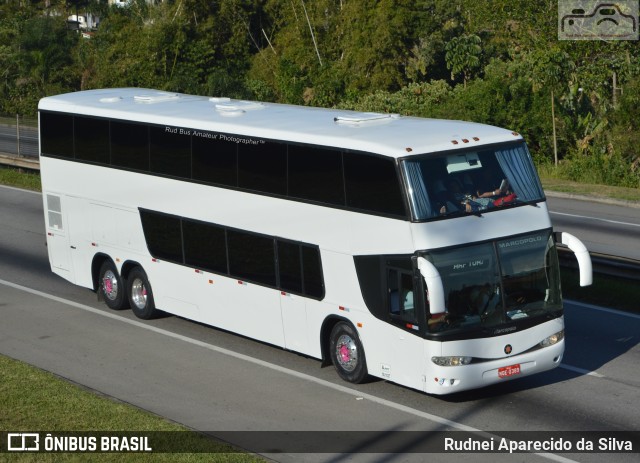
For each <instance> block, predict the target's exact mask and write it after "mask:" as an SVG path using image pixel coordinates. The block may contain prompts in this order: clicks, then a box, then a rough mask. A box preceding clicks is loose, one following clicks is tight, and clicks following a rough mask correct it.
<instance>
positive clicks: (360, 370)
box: [329, 322, 369, 384]
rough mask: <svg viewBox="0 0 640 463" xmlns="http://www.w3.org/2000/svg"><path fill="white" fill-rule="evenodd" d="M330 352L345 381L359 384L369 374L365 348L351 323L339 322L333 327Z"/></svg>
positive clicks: (339, 373)
mask: <svg viewBox="0 0 640 463" xmlns="http://www.w3.org/2000/svg"><path fill="white" fill-rule="evenodd" d="M329 352H330V355H331V361H332V362H333V366H334V367H335V369H336V371H337V372H338V375H339V376H340V377H341V378H342V379H344V380H345V381H348V382H350V383H356V384H359V383H363V382H364V381H365V380H366V379H367V377H368V376H369V375H368V373H367V361H366V359H365V356H364V348H363V347H362V343H361V342H360V338H359V337H358V333H357V332H356V330H355V328H354V327H353V326H352V325H351V324H349V323H346V322H339V323H337V324H336V326H334V327H333V329H332V330H331V336H330V337H329Z"/></svg>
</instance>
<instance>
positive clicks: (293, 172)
mask: <svg viewBox="0 0 640 463" xmlns="http://www.w3.org/2000/svg"><path fill="white" fill-rule="evenodd" d="M289 196H292V197H295V198H302V199H309V200H312V201H320V202H323V203H328V204H336V205H339V206H344V182H343V178H342V152H340V151H333V150H328V149H320V148H313V147H310V146H297V145H290V146H289Z"/></svg>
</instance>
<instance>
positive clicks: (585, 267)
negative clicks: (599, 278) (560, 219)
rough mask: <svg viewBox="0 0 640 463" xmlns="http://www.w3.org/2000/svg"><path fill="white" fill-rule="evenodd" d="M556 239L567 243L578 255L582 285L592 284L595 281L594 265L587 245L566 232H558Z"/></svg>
mask: <svg viewBox="0 0 640 463" xmlns="http://www.w3.org/2000/svg"><path fill="white" fill-rule="evenodd" d="M556 241H557V242H559V243H561V244H564V245H566V246H567V247H568V248H569V249H571V250H572V251H573V253H574V254H575V255H576V259H577V260H578V268H579V269H580V286H590V285H591V283H593V267H592V265H591V256H590V255H589V251H588V249H587V247H586V246H585V245H584V244H582V241H580V240H579V239H578V238H576V237H575V236H573V235H571V234H569V233H566V232H558V233H556Z"/></svg>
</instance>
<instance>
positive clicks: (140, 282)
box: [127, 267, 159, 320]
mask: <svg viewBox="0 0 640 463" xmlns="http://www.w3.org/2000/svg"><path fill="white" fill-rule="evenodd" d="M127 282H128V291H127V293H128V294H129V304H130V305H131V310H132V312H133V314H134V315H135V316H136V317H138V318H141V319H143V320H151V319H152V318H156V317H157V316H158V315H159V311H158V309H156V306H155V302H154V301H153V292H152V291H151V285H150V284H149V279H148V278H147V274H146V273H145V272H144V270H142V268H140V267H135V268H134V269H132V270H131V272H129V277H128V278H127Z"/></svg>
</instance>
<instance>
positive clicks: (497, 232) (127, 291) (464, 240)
mask: <svg viewBox="0 0 640 463" xmlns="http://www.w3.org/2000/svg"><path fill="white" fill-rule="evenodd" d="M39 118H40V145H41V146H40V152H41V156H40V168H41V174H42V190H43V198H44V208H45V216H46V229H47V244H48V252H49V258H50V262H51V268H52V270H53V272H55V273H56V274H58V275H60V276H62V277H63V278H65V279H67V280H69V281H71V282H72V283H75V284H77V285H80V286H83V287H87V288H90V289H92V290H94V291H97V292H98V293H99V294H100V295H101V296H102V297H103V298H104V301H105V302H106V304H107V305H108V306H109V307H110V308H112V309H116V310H118V309H125V308H128V307H130V308H131V309H132V310H133V312H134V313H135V315H137V316H138V317H140V318H142V319H149V318H153V317H155V316H157V315H158V314H159V313H162V312H166V313H171V314H175V315H179V316H181V317H185V318H188V319H191V320H196V321H198V322H202V323H206V324H209V325H212V326H215V327H219V328H222V329H225V330H229V331H232V332H235V333H239V334H242V335H244V336H248V337H251V338H254V339H257V340H260V341H263V342H267V343H270V344H273V345H276V346H280V347H282V348H284V349H288V350H292V351H296V352H300V353H302V354H305V355H308V356H311V357H314V358H318V359H322V361H323V364H329V363H333V365H334V366H335V368H336V370H337V372H338V374H339V375H340V376H341V377H342V378H344V379H345V380H347V381H350V382H355V383H358V382H362V381H364V380H365V379H366V378H367V377H368V375H371V376H374V377H378V378H383V379H385V380H389V381H393V382H395V383H399V384H402V385H405V386H408V387H411V388H415V389H419V390H421V391H425V392H427V393H431V394H447V393H453V392H457V391H462V390H466V389H471V388H478V387H482V386H486V385H490V384H493V383H498V382H502V381H505V380H509V379H512V378H518V377H523V376H527V375H530V374H533V373H537V372H541V371H545V370H548V369H551V368H554V367H556V366H558V365H559V364H560V362H561V359H562V355H563V351H564V322H563V307H562V299H561V293H560V279H559V266H558V258H557V248H556V245H557V244H558V243H559V242H561V243H564V244H566V245H568V246H569V247H570V248H571V249H572V250H574V252H575V253H576V256H577V258H578V262H579V264H580V279H581V284H582V285H587V284H590V280H591V261H590V259H589V254H588V252H587V250H586V249H585V248H584V246H583V245H582V244H581V243H580V241H578V240H577V239H576V238H574V237H572V236H571V235H568V234H566V233H554V231H553V229H552V226H551V221H550V219H549V214H548V211H547V204H546V201H545V196H544V193H543V191H542V188H541V185H540V182H539V179H538V176H537V174H536V171H535V168H534V166H533V163H532V160H531V156H530V154H529V152H528V150H527V147H526V145H525V142H524V141H523V139H522V137H521V136H520V135H519V134H517V133H514V132H512V131H510V130H504V129H499V128H495V127H491V126H486V125H480V124H474V123H468V122H459V121H442V120H431V119H422V118H414V117H401V116H398V115H389V114H374V113H356V112H349V111H342V110H336V109H319V108H309V107H299V106H289V105H279V104H269V103H257V102H249V101H237V100H230V99H226V98H207V97H200V96H191V95H183V94H176V93H167V92H161V91H157V90H149V89H134V88H125V89H106V90H91V91H83V92H77V93H70V94H65V95H58V96H52V97H47V98H44V99H42V100H41V101H40V104H39Z"/></svg>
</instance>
